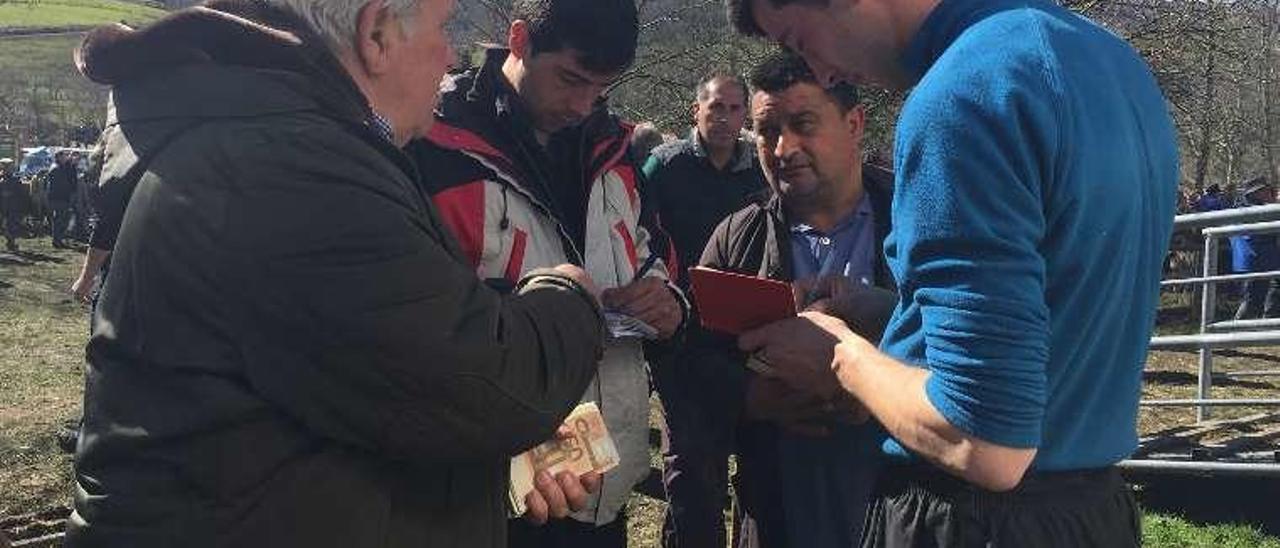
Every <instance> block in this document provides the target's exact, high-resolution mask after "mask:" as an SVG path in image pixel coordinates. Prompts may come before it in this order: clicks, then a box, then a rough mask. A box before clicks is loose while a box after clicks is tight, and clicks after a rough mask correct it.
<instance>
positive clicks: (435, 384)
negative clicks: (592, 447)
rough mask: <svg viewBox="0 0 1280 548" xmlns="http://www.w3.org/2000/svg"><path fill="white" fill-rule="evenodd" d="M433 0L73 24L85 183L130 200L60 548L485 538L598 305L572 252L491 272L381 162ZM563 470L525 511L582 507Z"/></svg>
mask: <svg viewBox="0 0 1280 548" xmlns="http://www.w3.org/2000/svg"><path fill="white" fill-rule="evenodd" d="M330 4H332V5H330ZM451 6H452V1H451V0H399V1H385V2H384V1H382V0H375V1H371V2H368V3H365V4H361V3H359V2H356V3H345V2H329V1H327V0H267V1H266V2H253V3H249V2H244V3H239V2H219V1H215V2H213V3H210V4H207V5H205V6H201V7H196V8H191V9H187V10H183V11H179V12H176V13H173V14H171V15H169V16H168V17H166V18H164V19H162V20H161V21H159V22H158V23H156V24H155V25H153V26H152V27H149V28H147V29H145V30H142V31H134V30H131V29H128V28H125V27H122V26H114V27H107V28H103V29H99V30H97V31H95V32H92V33H90V34H89V36H88V37H87V38H86V42H85V44H84V45H83V47H82V48H81V50H80V51H79V52H78V56H77V57H78V65H79V66H80V68H81V71H82V72H84V74H85V75H86V76H88V77H89V78H91V79H93V80H95V81H97V82H101V83H105V84H109V85H111V86H112V95H111V105H110V110H109V117H108V129H107V133H108V135H107V137H106V140H105V147H106V153H105V158H106V162H105V166H104V167H103V170H102V174H101V177H100V185H101V186H103V187H110V186H115V185H121V186H122V187H123V188H128V187H133V189H132V192H131V194H132V197H131V198H127V197H125V196H127V195H128V194H129V193H128V192H124V193H120V194H119V196H121V197H122V199H126V200H128V208H127V210H125V213H124V216H123V219H122V221H121V223H120V229H119V237H118V239H117V240H116V242H115V245H114V249H113V257H112V263H113V267H112V269H111V271H110V274H109V275H108V279H107V281H106V284H105V289H104V292H103V294H102V296H101V300H100V303H99V307H98V313H97V316H96V318H95V321H96V328H95V335H94V336H93V338H92V339H91V341H90V342H89V345H88V350H87V355H88V368H87V377H86V381H85V406H84V407H85V419H84V425H83V431H82V435H81V439H80V443H79V447H78V450H77V454H76V485H77V488H76V499H75V513H74V514H73V515H72V517H71V519H70V522H69V525H68V529H69V530H68V533H69V534H68V546H72V547H84V546H130V547H147V546H156V547H174V546H183V547H206V546H228V547H238V546H298V547H302V546H306V547H315V546H335V547H337V546H343V547H346V546H397V547H399V546H406V547H407V546H415V547H424V546H449V547H455V546H475V547H498V546H504V545H505V527H506V517H507V506H506V500H507V497H506V492H507V490H506V482H507V469H508V462H509V458H510V457H511V455H513V454H515V453H517V452H520V451H522V450H524V449H527V448H528V447H530V446H531V445H533V444H534V443H537V442H541V441H544V440H546V439H548V438H549V437H550V436H551V435H552V434H553V433H554V432H555V430H556V427H557V426H558V425H559V424H560V423H561V421H562V420H563V419H564V417H565V416H566V415H567V414H568V412H569V411H570V410H571V409H572V407H573V406H574V405H575V404H576V403H577V402H578V398H579V396H581V395H582V393H583V391H584V389H585V388H586V386H587V383H588V381H589V380H590V379H591V378H592V376H593V375H594V374H595V367H596V365H595V364H596V363H597V361H598V360H599V357H600V353H601V347H602V342H603V320H602V318H601V316H600V313H599V309H598V304H597V301H596V297H595V289H594V286H593V285H592V283H591V280H590V278H589V277H588V276H586V275H585V274H584V273H583V272H582V271H581V270H580V269H578V268H576V267H571V266H560V267H556V268H554V269H551V270H550V271H540V272H534V273H531V274H530V275H528V276H525V277H523V278H522V279H520V280H518V282H517V283H516V284H515V289H514V291H513V292H512V293H511V294H510V295H507V296H503V295H499V294H498V293H496V292H494V291H492V290H490V289H489V288H487V287H486V286H485V285H484V284H483V283H482V282H481V281H480V280H479V279H477V278H476V276H475V274H474V272H473V271H472V269H471V268H470V267H468V266H467V265H466V264H465V257H464V255H463V252H462V251H461V249H460V248H459V246H458V244H457V243H456V242H455V241H454V239H453V238H452V237H451V236H450V235H449V233H448V230H447V229H446V228H445V227H444V226H443V225H442V224H441V223H440V221H439V218H438V216H437V214H436V211H435V210H434V208H433V207H432V205H431V204H430V202H429V201H428V200H427V199H426V198H425V197H424V196H423V195H422V193H421V191H420V190H419V188H420V185H419V184H418V181H417V177H418V173H417V171H416V170H415V168H414V167H413V165H412V163H411V162H410V161H409V160H408V158H406V157H405V156H403V155H402V153H401V152H400V151H399V148H398V147H399V146H400V145H403V144H404V143H405V142H406V141H407V140H408V139H409V138H410V137H411V136H413V135H415V134H418V133H420V132H422V131H423V130H424V129H425V128H426V126H427V125H429V124H430V113H431V105H432V103H433V102H434V100H433V99H432V97H433V96H434V93H435V92H434V86H433V85H427V83H430V82H436V81H438V80H439V78H440V77H441V76H442V74H443V73H444V70H445V67H446V65H447V64H448V63H450V62H451V60H452V53H451V51H450V49H449V46H448V42H447V38H446V37H445V35H444V32H443V30H442V28H443V25H444V23H445V21H446V20H447V18H448V12H449V10H450V8H451ZM330 8H332V9H330ZM335 10H336V11H335ZM338 12H343V13H346V14H347V15H350V17H349V18H344V17H343V16H340V14H339V13H338ZM556 479H557V480H559V482H560V483H559V485H564V486H565V487H564V489H563V490H561V489H558V488H556V487H554V485H552V484H554V483H555V481H554V480H553V481H552V482H550V483H545V484H540V486H539V489H542V490H544V492H545V497H544V498H546V499H547V500H546V501H545V502H546V504H544V505H542V508H541V511H544V512H545V511H547V507H551V508H552V509H553V510H555V511H557V512H561V513H562V512H565V511H568V510H567V509H565V508H563V507H564V506H566V505H569V506H572V505H573V504H568V503H567V502H566V501H572V502H573V503H576V504H577V505H581V504H582V503H583V502H584V501H585V499H586V494H585V493H583V492H582V487H581V486H580V484H579V483H578V481H577V480H576V479H573V478H567V477H565V476H563V475H562V476H561V477H559V478H556ZM571 480H572V481H571ZM575 489H576V491H575Z"/></svg>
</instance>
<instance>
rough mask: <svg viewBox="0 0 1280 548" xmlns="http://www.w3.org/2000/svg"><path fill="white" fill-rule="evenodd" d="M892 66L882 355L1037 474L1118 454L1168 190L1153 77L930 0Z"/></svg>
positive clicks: (1014, 14)
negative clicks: (896, 295)
mask: <svg viewBox="0 0 1280 548" xmlns="http://www.w3.org/2000/svg"><path fill="white" fill-rule="evenodd" d="M904 62H905V65H906V66H907V67H908V68H909V69H910V70H912V71H914V72H915V74H916V75H917V76H918V77H919V78H920V79H919V83H918V84H917V86H916V87H915V89H914V90H913V91H912V92H911V94H910V96H909V97H908V98H907V101H906V104H905V105H904V107H903V110H902V114H901V118H900V120H899V122H898V131H897V136H896V139H897V141H896V149H895V157H894V165H895V168H896V169H895V171H896V175H897V187H896V190H895V195H894V204H893V226H894V229H893V232H892V234H891V235H890V236H889V238H888V241H887V242H886V250H885V252H886V255H887V258H888V263H889V265H890V268H891V269H892V271H893V273H894V276H895V277H896V278H897V281H898V285H899V288H900V296H901V302H900V304H899V305H898V308H897V310H896V312H895V314H894V316H893V318H892V320H891V321H890V324H889V328H888V331H887V333H886V334H885V338H884V339H883V342H882V349H883V350H884V351H886V352H887V353H888V354H890V355H892V356H895V357H897V358H899V359H901V360H903V361H905V362H907V363H911V364H915V365H919V366H921V367H925V368H927V369H929V370H930V371H931V372H932V375H931V377H930V380H929V381H928V384H927V387H926V391H927V395H928V398H929V400H930V401H931V402H932V403H933V405H934V406H935V407H936V408H937V409H938V411H940V412H941V413H942V415H943V416H944V417H946V419H947V420H948V421H949V422H950V423H951V424H952V425H954V426H956V427H957V428H959V429H960V430H963V431H965V432H968V433H970V434H972V435H974V436H977V437H978V438H981V439H985V440H988V441H991V442H994V443H997V444H1000V445H1005V446H1011V447H1019V448H1033V447H1034V448H1039V452H1038V455H1037V457H1036V460H1035V462H1034V463H1033V464H1032V468H1033V469H1036V470H1064V469H1078V468H1089V467H1099V466H1105V465H1108V464H1111V463H1114V462H1116V461H1118V460H1121V459H1123V458H1124V457H1125V456H1127V455H1128V454H1130V453H1131V452H1132V451H1133V449H1134V447H1135V446H1136V444H1137V435H1136V416H1137V400H1138V396H1139V391H1140V383H1141V371H1142V366H1143V363H1144V361H1145V357H1146V349H1147V341H1148V338H1149V337H1150V335H1151V331H1152V328H1153V325H1154V318H1155V310H1156V303H1157V298H1158V293H1159V281H1160V274H1161V264H1162V260H1163V257H1164V254H1165V250H1166V249H1167V247H1168V244H1169V236H1170V231H1171V229H1172V221H1173V215H1174V204H1175V197H1176V191H1177V182H1178V152H1177V144H1176V137H1175V133H1174V128H1173V124H1172V121H1171V120H1170V117H1169V113H1168V110H1167V107H1166V104H1165V101H1164V98H1163V97H1162V95H1161V93H1160V90H1159V88H1158V87H1157V86H1156V82H1155V80H1154V78H1153V77H1152V75H1151V72H1150V70H1149V69H1148V67H1147V66H1146V64H1145V63H1144V62H1143V61H1142V59H1141V58H1140V57H1139V56H1138V55H1137V54H1136V53H1135V52H1134V51H1133V49H1132V48H1131V47H1130V46H1129V45H1128V44H1126V43H1125V42H1124V41H1123V40H1121V39H1119V38H1117V37H1116V36H1114V35H1112V34H1111V33H1109V32H1108V31H1106V30H1104V29H1102V28H1100V27H1099V26H1097V25H1096V24H1094V23H1092V22H1090V21H1089V20H1087V19H1084V18H1081V17H1079V16H1077V15H1075V14H1072V13H1071V12H1069V11H1067V10H1064V9H1062V8H1060V7H1058V6H1057V5H1055V4H1052V3H1049V2H1041V1H1035V0H1030V1H1028V0H1023V1H1014V0H944V1H943V2H942V4H940V5H939V6H938V7H937V8H936V9H935V10H934V12H933V13H931V14H930V15H929V17H928V18H927V20H926V21H925V23H924V24H923V26H922V28H921V29H920V31H919V32H918V34H917V35H916V36H915V38H914V39H913V42H912V44H911V45H910V47H909V49H908V51H907V54H906V57H905V59H904ZM885 449H886V451H887V452H888V453H890V454H891V455H903V456H905V455H906V454H907V453H906V451H905V450H904V449H903V447H901V446H900V445H899V444H898V443H897V442H896V441H894V440H892V439H890V440H888V441H887V442H886V444H885Z"/></svg>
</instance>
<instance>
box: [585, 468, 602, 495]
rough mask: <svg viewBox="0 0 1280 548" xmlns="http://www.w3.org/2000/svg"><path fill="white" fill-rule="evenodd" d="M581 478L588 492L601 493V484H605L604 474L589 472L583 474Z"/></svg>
mask: <svg viewBox="0 0 1280 548" xmlns="http://www.w3.org/2000/svg"><path fill="white" fill-rule="evenodd" d="M580 479H581V480H582V487H583V488H585V489H586V490H587V492H588V493H599V492H600V486H601V485H604V474H601V473H599V472H587V473H586V474H583V475H582V478H580Z"/></svg>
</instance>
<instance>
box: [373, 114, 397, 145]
mask: <svg viewBox="0 0 1280 548" xmlns="http://www.w3.org/2000/svg"><path fill="white" fill-rule="evenodd" d="M369 128H370V129H373V131H374V133H377V134H378V135H379V136H380V137H382V138H383V139H386V140H387V142H388V143H394V142H395V140H396V134H395V132H394V131H392V129H391V122H390V121H388V120H387V119H386V118H385V117H383V116H382V115H381V114H378V113H377V112H374V113H372V114H370V116H369Z"/></svg>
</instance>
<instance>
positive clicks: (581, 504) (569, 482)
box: [556, 472, 587, 517]
mask: <svg viewBox="0 0 1280 548" xmlns="http://www.w3.org/2000/svg"><path fill="white" fill-rule="evenodd" d="M556 482H557V483H559V484H560V490H561V491H563V492H564V500H565V502H566V503H567V508H566V510H568V511H574V512H576V511H578V510H581V509H583V508H585V507H586V506H587V490H586V489H585V488H583V486H582V482H581V481H579V480H578V478H577V477H575V476H574V475H573V474H572V473H570V472H561V473H560V475H558V476H556ZM566 515H567V513H566ZM561 517H563V516H561Z"/></svg>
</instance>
